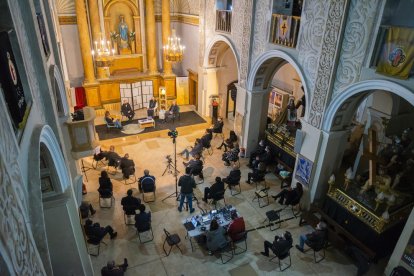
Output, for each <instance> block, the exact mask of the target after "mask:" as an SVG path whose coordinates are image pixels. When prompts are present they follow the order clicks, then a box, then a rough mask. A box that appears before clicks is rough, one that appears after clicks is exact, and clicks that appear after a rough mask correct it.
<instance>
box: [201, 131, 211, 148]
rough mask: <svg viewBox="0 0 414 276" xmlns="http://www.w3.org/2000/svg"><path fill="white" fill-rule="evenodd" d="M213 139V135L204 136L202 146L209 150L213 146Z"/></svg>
mask: <svg viewBox="0 0 414 276" xmlns="http://www.w3.org/2000/svg"><path fill="white" fill-rule="evenodd" d="M212 139H213V134H212V133H207V134H204V135H203V137H201V144H202V145H203V147H205V148H209V147H210V146H211V140H212Z"/></svg>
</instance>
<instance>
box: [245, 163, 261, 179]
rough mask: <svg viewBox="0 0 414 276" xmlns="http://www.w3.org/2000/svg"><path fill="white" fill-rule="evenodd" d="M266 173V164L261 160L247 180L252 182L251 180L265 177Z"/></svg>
mask: <svg viewBox="0 0 414 276" xmlns="http://www.w3.org/2000/svg"><path fill="white" fill-rule="evenodd" d="M265 174H266V164H265V163H263V162H260V163H259V164H258V165H257V168H253V171H252V172H249V173H248V174H247V181H246V182H247V183H249V184H250V183H251V182H250V180H253V181H257V180H260V179H262V178H264V176H265Z"/></svg>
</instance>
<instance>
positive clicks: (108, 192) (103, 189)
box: [98, 171, 112, 197]
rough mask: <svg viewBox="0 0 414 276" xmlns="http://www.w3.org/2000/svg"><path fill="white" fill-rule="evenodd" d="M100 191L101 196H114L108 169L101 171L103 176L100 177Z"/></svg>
mask: <svg viewBox="0 0 414 276" xmlns="http://www.w3.org/2000/svg"><path fill="white" fill-rule="evenodd" d="M98 192H99V194H100V195H101V197H111V196H112V182H111V179H110V178H109V176H108V173H107V172H106V171H102V172H101V177H99V188H98Z"/></svg>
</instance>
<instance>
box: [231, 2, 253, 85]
mask: <svg viewBox="0 0 414 276" xmlns="http://www.w3.org/2000/svg"><path fill="white" fill-rule="evenodd" d="M241 4H243V7H244V11H243V21H241V22H243V29H242V34H241V37H239V38H238V40H239V43H240V41H241V44H240V45H241V51H240V52H239V53H240V57H241V58H240V67H239V70H240V71H239V85H240V86H245V85H246V81H247V75H248V70H249V66H250V44H251V43H252V39H251V33H252V18H253V0H245V1H243V3H241ZM235 22H238V21H234V20H233V23H235Z"/></svg>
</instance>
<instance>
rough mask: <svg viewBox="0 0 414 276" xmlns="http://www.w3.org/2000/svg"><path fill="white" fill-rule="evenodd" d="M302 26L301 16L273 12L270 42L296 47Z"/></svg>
mask: <svg viewBox="0 0 414 276" xmlns="http://www.w3.org/2000/svg"><path fill="white" fill-rule="evenodd" d="M299 27H300V16H290V15H283V14H272V24H271V29H270V38H269V41H270V43H273V44H278V45H283V46H287V47H292V48H294V47H296V43H297V41H298V35H299Z"/></svg>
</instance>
